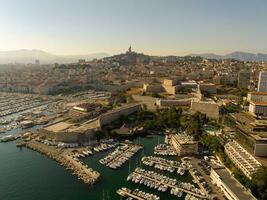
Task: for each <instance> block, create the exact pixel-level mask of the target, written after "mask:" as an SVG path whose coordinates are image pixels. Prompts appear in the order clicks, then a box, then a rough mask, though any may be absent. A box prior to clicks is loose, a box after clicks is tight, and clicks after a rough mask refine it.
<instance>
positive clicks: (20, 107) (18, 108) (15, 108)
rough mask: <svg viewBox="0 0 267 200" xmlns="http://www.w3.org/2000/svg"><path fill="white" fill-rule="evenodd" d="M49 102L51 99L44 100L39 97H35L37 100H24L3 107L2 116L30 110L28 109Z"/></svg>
mask: <svg viewBox="0 0 267 200" xmlns="http://www.w3.org/2000/svg"><path fill="white" fill-rule="evenodd" d="M48 103H49V101H43V100H39V99H35V100H32V99H31V100H30V101H27V102H23V103H19V104H16V105H12V106H8V107H5V108H2V110H0V117H3V116H7V115H11V114H14V113H18V112H22V111H25V110H28V109H31V108H34V107H38V106H41V105H45V104H48Z"/></svg>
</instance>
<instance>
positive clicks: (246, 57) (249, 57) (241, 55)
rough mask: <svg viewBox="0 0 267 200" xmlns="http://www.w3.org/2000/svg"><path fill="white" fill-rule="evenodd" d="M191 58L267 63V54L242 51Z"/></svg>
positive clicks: (207, 54) (206, 54)
mask: <svg viewBox="0 0 267 200" xmlns="http://www.w3.org/2000/svg"><path fill="white" fill-rule="evenodd" d="M189 56H200V57H203V58H208V59H217V60H219V59H235V60H241V61H267V54H263V53H257V54H254V53H248V52H242V51H236V52H233V53H229V54H225V55H216V54H212V53H204V54H190V55H189Z"/></svg>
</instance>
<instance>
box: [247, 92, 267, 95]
mask: <svg viewBox="0 0 267 200" xmlns="http://www.w3.org/2000/svg"><path fill="white" fill-rule="evenodd" d="M250 94H254V95H267V92H250Z"/></svg>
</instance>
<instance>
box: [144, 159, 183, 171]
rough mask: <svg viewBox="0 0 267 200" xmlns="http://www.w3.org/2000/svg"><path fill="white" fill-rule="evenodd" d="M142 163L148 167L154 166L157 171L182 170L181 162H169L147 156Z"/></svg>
mask: <svg viewBox="0 0 267 200" xmlns="http://www.w3.org/2000/svg"><path fill="white" fill-rule="evenodd" d="M142 163H143V164H145V165H148V166H151V167H152V166H154V168H156V169H160V170H164V171H168V172H174V171H175V170H176V169H179V168H180V162H178V161H175V160H167V159H164V158H161V157H155V156H145V157H143V158H142Z"/></svg>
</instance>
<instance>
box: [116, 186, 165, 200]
mask: <svg viewBox="0 0 267 200" xmlns="http://www.w3.org/2000/svg"><path fill="white" fill-rule="evenodd" d="M117 194H118V195H120V196H122V197H130V198H132V199H136V200H159V199H160V198H159V197H158V196H157V195H154V194H150V193H145V192H143V191H141V190H138V191H137V190H134V191H131V190H130V189H128V188H121V189H118V190H117Z"/></svg>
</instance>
